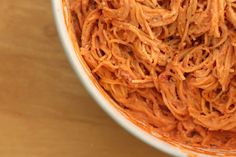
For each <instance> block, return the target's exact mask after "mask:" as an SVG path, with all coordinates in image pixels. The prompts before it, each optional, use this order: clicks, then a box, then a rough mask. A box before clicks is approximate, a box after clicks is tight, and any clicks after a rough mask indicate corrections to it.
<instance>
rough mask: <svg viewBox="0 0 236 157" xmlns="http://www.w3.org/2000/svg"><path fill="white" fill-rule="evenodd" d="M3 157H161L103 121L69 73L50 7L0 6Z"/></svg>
mask: <svg viewBox="0 0 236 157" xmlns="http://www.w3.org/2000/svg"><path fill="white" fill-rule="evenodd" d="M0 15H1V18H0V19H1V21H0V88H1V90H0V127H1V128H0V156H1V157H92V156H95V157H111V156H112V157H133V156H135V157H159V156H161V157H167V155H165V154H163V153H161V152H158V151H157V150H155V149H153V148H151V147H149V146H147V145H146V144H144V143H142V142H140V141H139V140H137V139H136V138H134V137H133V136H132V135H130V134H129V133H127V132H126V131H124V129H122V128H121V127H120V126H118V125H117V124H116V123H115V122H114V121H113V120H111V118H110V117H108V116H107V115H106V114H105V113H104V112H103V111H102V110H101V109H100V108H99V107H98V105H97V104H96V103H95V102H94V101H93V100H92V98H91V97H90V96H89V95H88V93H87V92H86V91H85V89H84V88H83V87H82V86H81V84H80V82H79V80H78V79H77V77H76V76H75V73H74V72H73V71H72V69H71V66H70V65H69V63H68V60H67V58H66V57H65V54H64V52H63V49H62V47H61V44H60V42H59V40H58V36H57V32H56V30H55V25H54V19H53V16H52V11H51V3H50V0H1V5H0Z"/></svg>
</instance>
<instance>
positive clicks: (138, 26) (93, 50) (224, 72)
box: [70, 0, 236, 148]
mask: <svg viewBox="0 0 236 157" xmlns="http://www.w3.org/2000/svg"><path fill="white" fill-rule="evenodd" d="M70 9H71V13H72V15H73V23H74V29H75V33H76V36H77V40H78V44H79V46H80V55H81V56H82V57H83V58H84V60H85V61H86V63H87V64H88V66H89V67H90V69H91V72H92V74H93V75H94V76H95V77H96V78H97V81H98V82H99V84H100V85H101V86H102V87H103V88H104V90H105V91H106V92H107V93H109V95H110V96H111V97H112V98H113V99H114V100H115V101H116V102H117V104H119V106H120V107H122V108H123V111H124V112H125V113H126V114H128V115H130V116H132V117H133V118H135V119H136V120H138V121H140V122H143V123H145V124H146V125H149V126H150V127H153V128H155V130H156V131H157V132H158V133H159V134H161V135H162V136H164V137H166V138H168V139H172V140H175V141H177V142H181V143H182V144H188V145H192V146H199V147H205V148H236V140H235V137H236V0H70Z"/></svg>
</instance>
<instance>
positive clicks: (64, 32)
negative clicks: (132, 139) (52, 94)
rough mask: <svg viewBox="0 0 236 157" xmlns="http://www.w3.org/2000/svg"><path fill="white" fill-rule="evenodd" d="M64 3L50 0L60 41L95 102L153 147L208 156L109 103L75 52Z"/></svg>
mask: <svg viewBox="0 0 236 157" xmlns="http://www.w3.org/2000/svg"><path fill="white" fill-rule="evenodd" d="M64 4H65V2H64V0H52V6H53V12H54V16H55V20H56V25H57V29H58V32H59V35H60V38H61V42H62V44H63V46H64V49H65V52H66V55H67V57H68V58H69V60H70V63H71V65H72V67H73V69H74V71H75V72H76V74H77V76H78V77H79V79H80V80H81V82H82V83H83V85H84V86H85V87H86V89H87V90H88V92H89V93H90V94H91V95H92V97H93V98H94V99H95V100H96V102H97V104H98V105H99V106H100V107H101V108H103V109H104V111H106V113H108V114H109V115H110V117H112V118H113V119H114V120H115V121H116V122H117V123H118V124H119V125H121V126H122V127H123V128H125V129H126V130H127V131H128V132H130V133H131V134H132V135H134V136H136V137H137V138H138V139H140V140H142V141H143V142H145V143H147V144H149V145H151V146H153V147H154V148H157V149H159V150H161V151H163V152H165V153H168V154H170V155H172V156H179V157H185V156H195V155H196V156H199V157H209V155H206V154H202V153H198V152H195V151H194V150H193V149H192V150H189V149H187V148H183V147H181V146H178V145H173V143H172V144H170V143H169V142H166V141H164V140H161V139H159V138H158V137H156V136H153V135H151V134H150V133H147V132H146V131H144V130H143V129H141V128H140V127H138V126H136V125H135V124H133V123H132V122H131V121H130V120H129V119H128V118H127V117H126V116H125V115H124V114H122V113H121V112H120V111H119V110H118V109H117V108H116V107H115V106H114V105H111V102H110V101H109V100H108V99H107V98H105V97H104V93H103V94H102V92H101V90H99V87H98V86H97V85H96V84H95V83H94V80H93V79H92V77H91V76H89V73H88V71H87V70H86V68H85V64H83V63H82V61H81V59H80V58H79V56H78V55H77V53H76V52H78V47H77V46H78V45H76V44H75V43H76V42H75V39H74V38H73V35H71V33H72V32H71V30H70V25H69V23H70V21H68V20H69V19H68V12H67V11H68V10H67V8H66V6H65V5H64ZM90 75H91V74H90Z"/></svg>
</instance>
